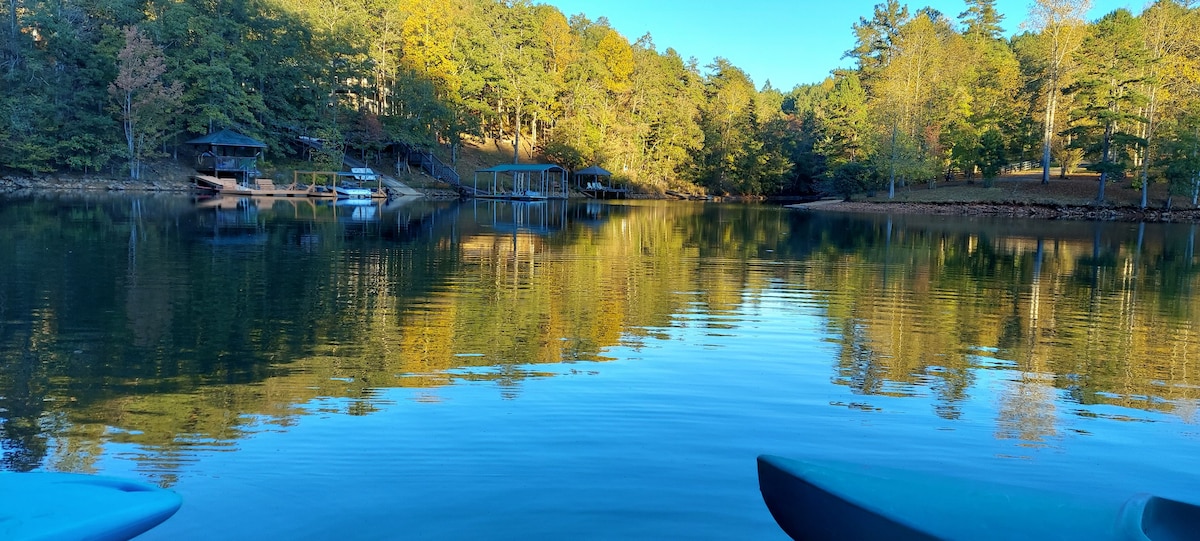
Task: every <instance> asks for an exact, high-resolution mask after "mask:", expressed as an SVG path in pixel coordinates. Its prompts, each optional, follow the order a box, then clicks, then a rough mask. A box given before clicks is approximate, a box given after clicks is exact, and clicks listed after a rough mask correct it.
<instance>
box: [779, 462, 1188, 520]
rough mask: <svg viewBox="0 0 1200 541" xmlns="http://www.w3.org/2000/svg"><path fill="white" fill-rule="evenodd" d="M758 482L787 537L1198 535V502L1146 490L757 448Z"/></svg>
mask: <svg viewBox="0 0 1200 541" xmlns="http://www.w3.org/2000/svg"><path fill="white" fill-rule="evenodd" d="M758 478H759V488H760V489H761V491H762V495H763V500H764V501H765V502H766V504H767V508H768V509H769V510H770V511H771V515H772V516H773V517H774V518H775V521H776V522H777V523H779V525H780V527H782V528H783V530H784V531H785V532H786V533H787V534H788V535H790V536H791V537H792V538H793V539H804V540H825V539H829V540H835V539H836V540H842V539H862V540H871V539H881V540H882V539H887V540H899V541H904V540H912V541H926V540H931V539H964V540H967V539H969V540H978V541H989V540H1001V539H1055V540H1061V541H1066V540H1081V541H1082V540H1088V541H1105V540H1113V541H1117V540H1128V541H1145V540H1153V541H1162V540H1177V539H1178V540H1183V539H1196V538H1197V536H1200V506H1196V505H1192V504H1189V503H1184V502H1179V501H1175V500H1170V499H1166V498H1160V497H1157V496H1152V495H1149V494H1137V495H1133V496H1128V495H1126V496H1111V497H1110V496H1106V495H1092V496H1081V495H1068V494H1060V493H1056V492H1051V491H1042V490H1035V489H1031V488H1025V487H1018V486H1010V485H1004V484H998V483H984V482H979V481H974V480H968V479H960V478H956V477H951V476H944V475H936V474H930V473H924V472H913V471H907V470H897V469H890V468H881V467H874V466H863V465H855V464H845V463H838V462H831V461H806V460H794V459H789V458H782V457H777V456H768V455H764V456H760V457H759V458H758Z"/></svg>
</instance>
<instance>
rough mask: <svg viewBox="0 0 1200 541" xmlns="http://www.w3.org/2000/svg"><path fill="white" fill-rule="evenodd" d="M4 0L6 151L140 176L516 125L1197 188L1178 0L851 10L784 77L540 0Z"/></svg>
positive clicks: (832, 172) (660, 182) (573, 141)
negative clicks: (827, 40)
mask: <svg viewBox="0 0 1200 541" xmlns="http://www.w3.org/2000/svg"><path fill="white" fill-rule="evenodd" d="M4 6H5V8H7V10H6V11H7V15H8V17H7V21H5V22H6V24H4V26H5V28H3V29H2V30H0V83H2V84H3V89H4V91H3V92H2V93H0V167H3V168H7V169H13V170H19V171H27V172H44V171H56V170H74V171H83V172H88V171H108V172H120V173H122V174H123V173H128V174H129V175H130V176H131V177H135V178H136V177H139V176H140V174H141V173H140V167H141V164H142V163H144V162H145V161H146V160H148V159H151V158H155V157H158V156H162V155H164V154H169V153H173V152H175V151H176V150H177V149H179V145H180V143H181V142H182V141H186V140H187V139H189V138H191V137H194V136H196V135H199V134H204V133H207V132H210V131H212V130H215V129H219V128H232V129H236V130H239V131H242V132H244V133H247V134H249V135H252V136H255V137H259V138H261V139H263V140H265V141H267V142H268V143H269V145H270V146H271V149H272V153H273V154H274V155H286V154H292V153H297V152H300V150H299V149H297V148H294V147H293V146H292V145H291V142H293V141H295V140H296V138H297V137H298V136H308V137H316V138H319V139H322V140H323V141H325V142H326V145H327V149H332V150H333V151H334V152H335V153H341V152H357V153H362V154H364V155H366V154H369V153H373V152H378V151H380V150H382V149H383V148H384V147H385V145H387V144H388V143H390V142H394V141H401V142H405V143H407V144H410V145H416V146H422V147H427V148H431V149H436V150H438V151H439V152H441V153H444V154H445V155H447V156H448V157H449V159H451V160H453V159H454V158H455V157H456V156H457V154H458V151H459V149H460V148H461V145H462V144H463V142H464V140H465V139H466V138H493V139H505V140H509V141H512V142H513V143H514V154H515V155H514V159H521V158H524V159H532V158H534V157H535V156H538V157H545V158H546V159H549V160H552V161H554V162H556V163H559V164H561V165H564V166H566V167H569V168H578V167H582V166H586V165H590V164H594V163H598V164H600V165H602V166H604V167H606V168H608V169H610V170H612V171H614V172H615V173H616V174H617V175H619V176H621V177H624V178H626V179H627V180H629V181H631V182H633V183H634V184H636V185H638V186H640V187H641V188H643V189H646V190H652V191H663V190H670V189H681V190H691V189H694V188H696V187H699V188H702V189H704V190H707V191H709V192H712V193H735V194H751V195H779V194H812V193H818V192H824V193H837V194H849V193H853V192H857V191H863V190H878V189H889V190H894V187H895V186H896V185H897V184H902V183H922V182H928V183H930V185H933V183H935V182H936V181H938V180H939V179H943V178H946V177H948V176H951V175H958V176H967V177H976V176H977V177H979V178H981V179H983V180H984V182H988V181H990V179H992V178H994V177H995V176H996V175H997V174H998V172H999V171H1000V170H1001V168H1002V167H1003V166H1004V165H1005V164H1007V163H1010V162H1015V161H1023V160H1040V161H1041V162H1042V164H1043V181H1044V182H1050V181H1051V177H1052V174H1051V170H1050V165H1051V164H1052V163H1053V164H1056V165H1058V166H1060V167H1061V168H1062V169H1061V170H1062V171H1063V172H1065V171H1068V170H1070V169H1071V168H1073V167H1076V166H1078V165H1080V164H1081V163H1085V162H1086V163H1087V164H1089V166H1090V167H1092V168H1093V169H1094V170H1096V171H1098V172H1099V173H1100V175H1101V177H1102V180H1103V181H1104V182H1101V183H1100V192H1099V193H1098V198H1100V199H1103V197H1104V194H1103V188H1104V186H1105V184H1107V183H1108V182H1110V181H1111V182H1115V181H1122V180H1123V181H1126V182H1132V183H1134V184H1136V185H1140V186H1142V187H1143V189H1144V188H1145V187H1146V186H1147V185H1148V184H1150V183H1152V182H1166V183H1169V185H1170V187H1171V193H1172V194H1179V195H1186V196H1190V198H1191V200H1192V202H1193V204H1195V203H1196V200H1197V198H1198V196H1200V181H1198V180H1197V179H1198V178H1200V175H1198V174H1200V156H1198V154H1200V153H1198V152H1197V150H1198V149H1200V100H1197V98H1196V96H1197V89H1198V87H1200V81H1198V80H1197V78H1196V77H1195V76H1194V73H1195V70H1196V69H1197V67H1198V65H1200V50H1198V46H1200V37H1197V36H1200V15H1198V14H1197V10H1196V9H1195V8H1192V7H1190V6H1188V5H1185V4H1181V3H1179V2H1177V1H1175V0H1159V1H1158V2H1156V3H1154V4H1153V5H1151V6H1149V7H1148V8H1146V10H1145V11H1144V12H1142V13H1141V14H1138V15H1136V16H1135V15H1134V14H1132V13H1130V12H1128V11H1126V10H1117V11H1114V12H1112V13H1110V14H1107V15H1105V16H1103V17H1101V18H1100V19H1099V20H1096V21H1091V22H1088V21H1086V20H1085V19H1084V16H1085V14H1086V13H1087V11H1088V9H1089V2H1088V0H1037V1H1036V2H1034V4H1033V5H1032V7H1031V9H1030V13H1029V14H1028V19H1027V20H1026V21H1025V23H1024V24H1023V25H1022V32H1021V33H1018V34H1016V35H1015V36H1013V37H1011V38H1010V37H1005V29H1004V27H1003V26H1002V24H1003V22H1004V18H1003V16H1001V15H1000V14H999V13H998V12H997V11H996V9H995V2H994V0H966V2H965V7H964V11H963V12H962V13H960V14H958V15H957V17H953V18H952V17H951V16H948V15H946V14H943V13H941V12H938V11H936V10H933V9H931V8H921V9H917V10H910V9H909V8H908V7H907V6H905V5H902V4H900V3H899V2H898V1H897V0H887V1H886V2H885V3H882V4H879V5H877V6H875V8H874V11H873V13H872V14H871V16H870V17H869V18H868V17H863V18H861V19H860V20H859V21H858V22H857V23H855V24H854V25H852V28H851V31H853V33H854V36H855V38H856V42H855V45H854V47H853V48H852V49H851V50H850V51H847V52H846V55H847V57H849V58H851V59H852V60H853V61H854V66H853V67H852V68H850V69H844V70H835V71H834V72H833V73H832V75H831V76H830V77H829V78H827V79H826V80H824V81H822V82H820V83H817V84H811V85H800V86H797V87H796V88H793V89H792V90H790V91H786V92H785V91H782V90H779V89H776V88H773V87H772V86H771V85H770V83H769V82H767V83H765V84H763V85H762V86H761V87H757V86H756V85H755V83H754V82H753V81H752V79H751V78H750V77H749V76H748V75H747V74H746V73H745V72H744V71H743V70H741V69H739V68H738V67H736V66H734V65H733V64H731V63H730V62H729V61H727V60H725V59H722V58H716V59H714V60H712V61H711V62H710V63H708V64H705V65H701V64H700V62H699V61H697V60H696V59H694V58H684V57H683V56H681V55H680V54H679V52H677V51H675V50H674V49H671V48H667V49H665V50H660V48H659V47H658V46H657V45H656V44H655V43H654V41H653V39H652V38H651V36H649V35H645V36H642V37H640V38H638V39H637V40H634V41H632V42H631V41H629V40H628V39H627V38H626V37H625V36H622V35H621V34H620V33H618V32H617V31H616V30H614V29H613V28H612V27H611V26H610V25H609V24H608V21H607V20H606V19H604V18H603V17H601V18H599V19H597V20H590V19H588V18H587V17H585V16H583V15H574V16H571V17H569V18H568V17H567V16H565V15H564V14H563V13H561V12H560V11H559V10H558V9H556V8H554V7H552V6H547V5H540V4H533V3H531V2H529V1H528V0H230V1H226V2H205V1H200V0H171V1H167V0H7V1H6V2H5V3H4ZM1144 193H1145V192H1143V194H1144ZM1143 204H1145V196H1144V195H1143Z"/></svg>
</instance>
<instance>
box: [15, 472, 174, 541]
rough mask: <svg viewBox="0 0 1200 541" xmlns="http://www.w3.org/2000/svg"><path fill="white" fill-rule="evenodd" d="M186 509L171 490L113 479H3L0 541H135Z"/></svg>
mask: <svg viewBox="0 0 1200 541" xmlns="http://www.w3.org/2000/svg"><path fill="white" fill-rule="evenodd" d="M181 503H182V499H181V498H180V497H179V495H178V494H176V493H174V492H171V491H169V490H164V489H161V488H159V487H156V486H153V485H148V484H145V483H140V482H135V481H127V480H124V479H117V478H112V477H100V476H95V475H81V474H71V473H0V539H5V540H35V539H36V540H39V541H42V540H45V541H49V540H72V541H73V540H80V539H88V540H97V541H100V540H104V541H107V540H124V539H130V538H133V537H134V536H136V535H139V534H141V533H143V532H145V531H146V530H149V529H150V528H153V527H155V526H157V525H158V524H160V523H161V522H163V521H164V520H167V519H168V518H170V517H171V515H173V514H175V511H177V510H179V506H180V504H181Z"/></svg>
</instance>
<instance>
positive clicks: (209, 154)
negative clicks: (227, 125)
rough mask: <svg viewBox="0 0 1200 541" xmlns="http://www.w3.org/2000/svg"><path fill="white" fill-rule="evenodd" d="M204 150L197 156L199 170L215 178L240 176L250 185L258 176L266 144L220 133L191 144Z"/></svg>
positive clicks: (229, 131)
mask: <svg viewBox="0 0 1200 541" xmlns="http://www.w3.org/2000/svg"><path fill="white" fill-rule="evenodd" d="M185 144H188V145H195V146H196V147H199V148H200V149H201V151H200V153H199V154H198V155H197V156H196V170H197V171H200V172H201V173H212V175H213V176H215V177H221V176H222V173H224V174H225V175H224V176H234V177H237V178H238V179H239V180H241V181H242V182H248V181H249V180H250V178H251V177H252V176H255V175H257V174H258V158H259V157H260V156H262V153H263V151H264V150H265V149H266V148H267V145H266V143H263V142H262V141H259V140H257V139H254V138H252V137H247V136H245V135H242V134H240V133H238V132H235V131H232V130H221V131H217V132H213V133H210V134H208V135H205V136H203V137H197V138H195V139H192V140H191V141H188V142H187V143H185Z"/></svg>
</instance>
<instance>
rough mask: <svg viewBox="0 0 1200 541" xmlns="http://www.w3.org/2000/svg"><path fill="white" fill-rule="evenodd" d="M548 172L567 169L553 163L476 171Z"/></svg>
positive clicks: (508, 164) (507, 166) (497, 166)
mask: <svg viewBox="0 0 1200 541" xmlns="http://www.w3.org/2000/svg"><path fill="white" fill-rule="evenodd" d="M547 171H559V172H564V173H565V172H566V170H565V169H563V168H562V167H559V166H557V165H554V164H552V163H507V164H500V165H495V166H492V167H489V168H487V169H476V170H475V172H476V173H544V172H547Z"/></svg>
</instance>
